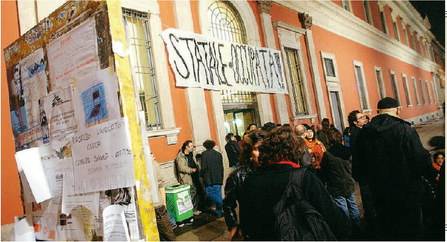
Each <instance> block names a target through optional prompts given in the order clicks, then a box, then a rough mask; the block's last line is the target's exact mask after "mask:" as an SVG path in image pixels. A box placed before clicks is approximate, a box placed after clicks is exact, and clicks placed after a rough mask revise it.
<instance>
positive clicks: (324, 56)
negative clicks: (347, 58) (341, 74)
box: [321, 52, 338, 82]
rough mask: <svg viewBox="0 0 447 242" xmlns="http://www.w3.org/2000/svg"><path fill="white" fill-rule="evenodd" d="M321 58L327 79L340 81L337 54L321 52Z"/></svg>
mask: <svg viewBox="0 0 447 242" xmlns="http://www.w3.org/2000/svg"><path fill="white" fill-rule="evenodd" d="M321 60H322V62H323V71H324V76H325V78H326V81H328V82H338V73H337V62H336V60H335V55H333V54H330V53H326V52H321Z"/></svg>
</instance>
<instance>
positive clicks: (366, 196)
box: [343, 110, 377, 238]
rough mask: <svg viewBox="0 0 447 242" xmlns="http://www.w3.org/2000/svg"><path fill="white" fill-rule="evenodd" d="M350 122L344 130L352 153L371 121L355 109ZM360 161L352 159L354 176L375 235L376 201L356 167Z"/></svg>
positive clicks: (349, 118) (347, 145) (349, 117)
mask: <svg viewBox="0 0 447 242" xmlns="http://www.w3.org/2000/svg"><path fill="white" fill-rule="evenodd" d="M348 122H349V127H347V128H346V129H345V130H344V131H343V140H344V145H345V146H346V147H348V148H349V149H350V151H351V154H352V153H353V152H355V145H356V141H357V136H358V134H359V132H360V130H361V129H362V128H363V127H364V126H365V125H366V124H367V123H368V122H369V119H368V116H367V115H365V114H363V113H361V112H360V111H359V110H353V111H352V112H350V113H349V115H348ZM360 162H362V161H354V160H353V161H352V163H353V164H352V165H353V168H352V169H353V170H352V177H353V178H354V179H355V180H356V181H358V183H359V187H360V195H361V197H362V206H363V211H364V216H365V220H366V227H367V229H366V231H368V232H369V233H370V236H375V234H376V230H377V228H376V227H377V214H376V209H375V207H374V201H373V198H372V195H371V191H370V189H369V187H368V185H367V184H366V182H365V180H364V177H362V176H358V175H357V173H356V170H355V167H354V166H355V165H356V164H358V163H360ZM371 238H374V237H371Z"/></svg>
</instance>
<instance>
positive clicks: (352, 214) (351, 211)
mask: <svg viewBox="0 0 447 242" xmlns="http://www.w3.org/2000/svg"><path fill="white" fill-rule="evenodd" d="M333 199H334V202H335V205H337V207H339V208H341V209H342V210H343V212H344V213H345V214H346V216H347V217H348V218H350V219H351V220H352V221H353V222H354V224H356V225H359V224H360V211H359V208H358V207H357V204H356V203H355V195H354V193H352V194H351V195H349V196H348V197H344V196H337V197H334V198H333Z"/></svg>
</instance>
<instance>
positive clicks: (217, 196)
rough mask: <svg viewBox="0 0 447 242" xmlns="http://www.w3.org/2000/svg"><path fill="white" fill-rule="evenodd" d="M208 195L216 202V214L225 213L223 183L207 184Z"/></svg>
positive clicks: (219, 215)
mask: <svg viewBox="0 0 447 242" xmlns="http://www.w3.org/2000/svg"><path fill="white" fill-rule="evenodd" d="M205 191H206V195H207V196H208V197H209V198H210V199H211V200H212V201H213V202H214V203H215V204H216V215H217V216H218V217H221V216H222V215H223V209H222V207H223V201H222V185H211V186H205Z"/></svg>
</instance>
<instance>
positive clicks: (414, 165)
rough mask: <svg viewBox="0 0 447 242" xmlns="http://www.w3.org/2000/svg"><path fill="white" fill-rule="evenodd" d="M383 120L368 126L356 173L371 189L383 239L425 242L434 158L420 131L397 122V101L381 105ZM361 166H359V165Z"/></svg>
mask: <svg viewBox="0 0 447 242" xmlns="http://www.w3.org/2000/svg"><path fill="white" fill-rule="evenodd" d="M377 109H378V110H379V115H377V116H376V117H374V118H373V119H372V120H371V122H370V123H369V124H367V125H366V126H364V127H363V128H362V130H361V131H360V133H359V136H358V138H357V144H356V150H355V152H354V153H353V155H354V159H353V162H354V163H353V172H355V173H357V175H358V176H359V177H362V178H364V179H365V181H366V183H367V184H368V186H369V188H370V189H371V193H372V196H373V198H374V205H375V207H376V212H377V216H378V221H379V234H378V235H379V239H383V240H420V239H422V237H421V236H422V234H423V226H422V206H421V202H422V199H423V197H422V196H423V192H424V188H423V184H422V179H421V176H423V175H427V174H430V168H431V167H430V165H431V163H430V155H429V153H428V151H427V150H425V149H424V147H423V146H422V144H421V141H420V139H419V136H418V134H417V133H416V130H415V129H414V128H412V127H411V125H410V123H408V122H406V121H404V120H402V119H401V118H399V113H400V107H399V104H398V101H397V100H396V99H394V98H390V97H386V98H383V99H382V100H380V101H379V102H378V104H377ZM356 162H357V163H356Z"/></svg>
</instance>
